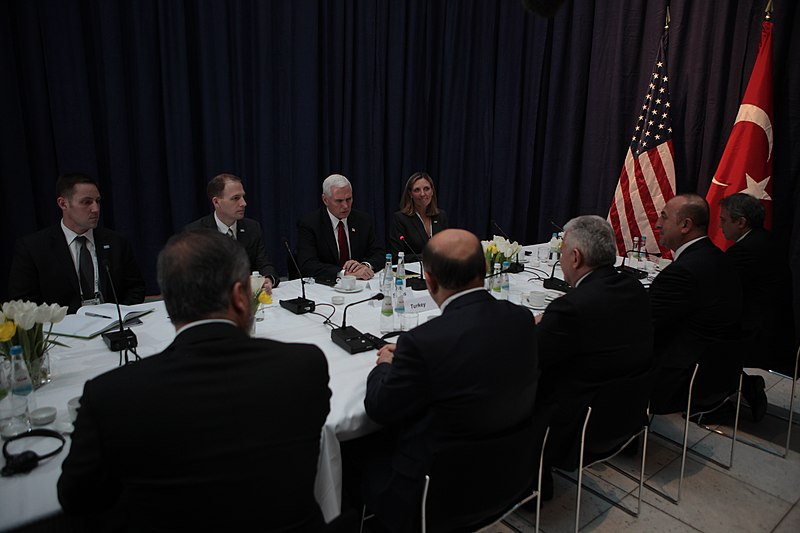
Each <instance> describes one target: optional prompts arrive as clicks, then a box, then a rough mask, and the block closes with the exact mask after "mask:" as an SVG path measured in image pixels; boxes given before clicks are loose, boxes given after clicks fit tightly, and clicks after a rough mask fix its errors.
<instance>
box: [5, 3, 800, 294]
mask: <svg viewBox="0 0 800 533" xmlns="http://www.w3.org/2000/svg"><path fill="white" fill-rule="evenodd" d="M765 3H766V0H742V1H738V2H733V1H727V0H714V1H704V2H692V1H689V0H672V2H671V7H670V10H671V16H672V24H671V30H670V42H669V50H668V58H669V59H668V66H669V74H670V87H671V93H672V105H673V112H674V115H673V127H674V130H675V132H674V144H675V151H676V154H675V162H676V171H677V179H678V190H679V191H680V192H683V191H697V192H699V193H700V194H703V195H705V193H706V190H707V187H708V184H709V182H710V181H711V177H712V174H713V172H714V170H715V168H716V165H717V163H718V160H719V157H720V155H721V154H722V151H723V148H724V145H725V141H726V139H727V137H728V134H729V132H730V129H731V127H732V124H733V119H734V117H735V115H736V112H737V109H738V106H739V103H740V99H741V96H742V94H743V93H744V89H745V86H746V83H747V80H748V78H749V75H750V70H751V68H752V65H753V62H754V60H755V55H756V51H757V48H758V42H759V36H760V24H761V20H762V17H763V9H764V5H765ZM666 4H667V2H666V0H657V1H656V0H647V1H645V0H595V1H591V0H581V1H577V2H571V1H567V2H565V4H564V5H563V6H562V8H561V9H560V10H559V11H558V13H557V14H556V16H555V17H554V18H552V19H547V18H544V17H541V16H538V15H534V14H532V13H527V12H525V11H524V10H523V8H522V7H521V5H520V2H519V1H518V0H500V1H495V0H450V1H444V0H429V1H423V0H418V1H411V0H409V1H391V2H390V1H387V0H351V1H333V0H332V1H321V0H316V1H314V0H282V1H279V0H275V1H271V2H262V1H255V0H251V1H234V0H205V1H179V0H170V1H156V0H149V1H147V0H137V1H135V2H134V1H121V0H119V1H112V0H52V1H45V0H7V1H5V2H3V3H2V6H0V79H2V83H0V118H2V122H0V125H1V127H0V176H1V177H2V183H1V185H0V186H1V187H2V199H0V209H1V211H0V217H2V220H1V222H2V228H3V231H2V232H1V233H0V246H2V249H3V250H4V258H5V260H4V261H0V279H2V280H6V279H7V274H8V262H9V259H10V257H9V256H10V253H9V251H10V249H11V247H12V245H13V242H14V240H15V238H16V237H17V236H18V235H23V234H26V233H29V232H32V231H34V230H37V229H40V228H42V227H44V226H46V225H49V224H53V223H56V222H57V221H58V219H59V211H58V209H57V207H56V204H55V198H54V192H53V184H54V181H55V178H56V177H57V176H58V175H59V174H61V173H64V172H76V171H82V172H87V173H89V174H91V175H93V176H95V177H96V178H97V179H98V180H99V182H100V186H101V193H102V195H103V198H104V205H103V216H102V218H103V224H104V225H106V226H108V227H111V228H114V229H117V230H119V231H122V232H124V233H125V234H127V235H128V236H129V238H130V239H131V240H132V242H133V245H134V249H135V251H136V253H137V256H138V259H139V262H140V263H141V267H142V269H143V270H144V272H145V275H146V277H147V279H148V291H149V293H157V292H158V288H157V286H156V284H155V275H154V270H155V257H156V255H157V253H158V251H159V249H160V248H161V247H162V246H163V244H164V242H165V241H166V239H167V238H168V237H169V236H170V235H171V234H172V233H173V232H175V231H177V230H179V229H180V228H181V227H182V226H183V225H184V224H186V223H187V222H189V221H191V220H193V219H195V218H198V217H199V216H201V215H203V214H205V213H207V212H208V211H209V205H208V202H207V200H206V199H205V195H204V188H205V183H206V182H207V180H208V179H209V178H210V177H212V176H213V175H215V174H217V173H219V172H222V171H228V172H233V173H236V174H238V175H240V176H242V177H243V178H244V181H245V187H246V190H247V193H248V201H249V205H248V208H247V209H248V210H247V214H248V216H250V217H253V218H256V219H258V220H260V221H261V223H262V224H263V226H264V228H265V231H266V237H267V241H266V244H267V247H268V251H269V252H270V253H271V255H272V257H273V260H274V261H275V262H276V264H278V265H279V268H282V269H285V254H284V252H283V251H282V249H281V246H280V238H281V237H284V236H285V237H288V238H289V240H290V242H292V243H294V242H295V238H296V230H295V221H296V220H297V218H298V217H299V216H300V215H301V214H302V213H304V212H306V211H308V210H310V209H313V208H315V207H317V206H318V205H320V198H319V197H320V183H321V181H322V179H324V178H325V176H327V175H328V174H330V173H333V172H341V173H343V174H345V175H347V176H348V177H349V178H350V179H351V180H352V182H353V184H354V189H355V191H354V195H355V205H356V207H357V208H360V209H364V210H367V211H370V212H371V213H373V214H374V215H375V217H376V219H377V223H378V228H379V231H384V229H385V227H386V222H387V220H388V219H389V217H390V216H391V213H392V212H393V211H395V210H396V209H397V203H398V199H399V195H400V191H401V187H402V184H403V183H404V181H405V179H406V178H407V177H408V176H409V175H410V174H411V173H413V172H414V171H417V170H422V169H424V170H427V171H428V172H430V173H431V175H432V176H433V177H434V178H435V179H436V180H437V186H438V189H439V198H440V202H441V205H442V206H443V207H444V208H445V209H447V211H448V213H449V215H450V220H451V221H452V223H453V224H454V225H456V226H461V227H465V228H468V229H470V230H472V231H474V232H476V233H477V234H478V235H479V236H481V237H486V236H488V235H491V234H492V233H493V232H496V231H494V230H493V226H492V223H491V221H492V220H496V221H497V223H498V224H499V225H500V226H501V227H502V228H503V229H504V230H505V231H506V232H507V233H508V234H509V235H510V236H512V237H513V238H515V239H517V240H520V241H523V242H536V241H542V240H545V239H546V238H547V236H548V235H549V232H550V231H551V225H550V221H551V220H552V221H554V222H556V223H558V224H563V223H564V222H565V221H566V220H567V219H569V218H570V217H572V216H575V215H578V214H586V213H597V214H601V215H603V216H605V215H606V213H607V212H608V207H609V205H610V201H611V197H612V195H613V192H614V188H615V186H616V182H617V178H618V176H619V171H620V169H621V166H622V162H623V159H624V156H625V151H626V148H627V143H628V141H629V139H630V135H631V131H632V128H633V126H634V124H635V122H636V115H637V113H638V108H639V106H640V105H641V101H642V98H643V96H644V90H645V86H646V83H647V80H648V78H649V75H650V69H651V67H652V63H653V60H654V57H655V54H656V49H657V46H658V42H659V39H660V37H661V31H662V27H663V25H664V15H665V8H666ZM774 21H775V31H774V42H775V51H774V73H775V74H774V75H775V115H776V117H775V152H774V153H775V176H774V195H775V229H776V231H777V232H778V233H779V234H780V235H781V236H782V237H783V239H784V242H786V243H787V248H788V246H789V244H790V243H791V245H792V246H793V249H791V251H790V255H791V258H792V259H793V260H794V261H793V264H794V265H795V266H796V265H797V263H798V261H797V258H798V257H800V245H799V244H798V241H800V239H798V238H797V236H798V235H800V223H799V222H798V217H797V215H796V213H797V210H796V209H795V208H796V207H797V205H798V203H800V201H799V198H800V193H799V191H798V189H800V187H798V182H799V181H800V31H799V30H800V6H798V3H797V2H795V1H794V0H775V14H774ZM792 236H794V238H793V239H792ZM767 260H770V258H767ZM797 270H798V269H796V270H795V274H794V275H795V281H796V283H795V286H796V287H797V286H800V283H797V281H798V276H800V272H797ZM0 286H2V287H1V288H0V296H5V293H6V290H7V287H6V284H5V282H4V281H3V283H0ZM797 299H798V298H796V300H797Z"/></svg>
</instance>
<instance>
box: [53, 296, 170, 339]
mask: <svg viewBox="0 0 800 533" xmlns="http://www.w3.org/2000/svg"><path fill="white" fill-rule="evenodd" d="M119 307H120V310H121V311H122V321H123V324H124V326H125V327H130V326H134V325H136V324H141V323H142V321H141V320H139V318H140V317H143V316H144V315H147V314H149V313H152V312H153V311H154V310H155V308H154V307H150V308H147V309H141V308H139V306H136V307H133V306H128V305H120V306H119ZM117 316H118V315H117V306H116V305H115V304H113V303H105V304H98V305H85V306H83V307H81V308H80V309H78V311H77V312H76V313H75V314H74V315H67V316H65V317H64V320H62V321H61V322H58V323H57V324H53V329H52V330H51V332H50V333H51V334H53V335H63V336H65V337H77V338H79V339H92V338H94V337H97V336H98V335H100V334H102V333H105V332H107V331H111V330H114V329H119V319H118V318H117ZM47 329H48V324H45V327H44V330H45V331H47Z"/></svg>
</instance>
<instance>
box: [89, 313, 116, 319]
mask: <svg viewBox="0 0 800 533" xmlns="http://www.w3.org/2000/svg"><path fill="white" fill-rule="evenodd" d="M86 316H93V317H96V318H108V319H111V317H110V316H106V315H98V314H97V313H86Z"/></svg>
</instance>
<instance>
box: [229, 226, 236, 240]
mask: <svg viewBox="0 0 800 533" xmlns="http://www.w3.org/2000/svg"><path fill="white" fill-rule="evenodd" d="M227 235H228V237H230V238H231V239H235V238H236V236H235V235H234V234H233V228H228V233H227Z"/></svg>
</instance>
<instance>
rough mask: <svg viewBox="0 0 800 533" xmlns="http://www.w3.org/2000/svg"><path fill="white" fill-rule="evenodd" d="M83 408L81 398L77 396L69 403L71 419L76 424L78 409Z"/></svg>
mask: <svg viewBox="0 0 800 533" xmlns="http://www.w3.org/2000/svg"><path fill="white" fill-rule="evenodd" d="M80 406H81V397H80V396H76V397H75V398H72V399H71V400H70V401H68V402H67V412H69V419H70V420H71V421H73V422H75V419H76V418H78V409H79V408H80Z"/></svg>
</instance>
